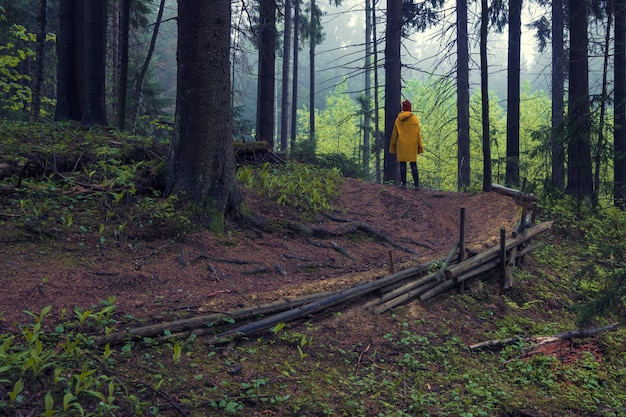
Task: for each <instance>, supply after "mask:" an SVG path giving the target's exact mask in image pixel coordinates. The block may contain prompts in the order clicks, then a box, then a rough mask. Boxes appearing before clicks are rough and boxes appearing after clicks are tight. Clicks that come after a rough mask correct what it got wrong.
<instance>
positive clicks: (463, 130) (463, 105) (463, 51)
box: [456, 0, 471, 191]
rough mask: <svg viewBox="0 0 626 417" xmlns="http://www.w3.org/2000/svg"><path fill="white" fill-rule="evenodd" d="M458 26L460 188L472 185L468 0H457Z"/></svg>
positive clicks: (458, 159)
mask: <svg viewBox="0 0 626 417" xmlns="http://www.w3.org/2000/svg"><path fill="white" fill-rule="evenodd" d="M456 27H457V79H456V84H457V123H458V150H457V171H458V174H457V175H458V189H459V190H460V191H463V190H465V189H467V188H468V187H469V186H470V172H471V170H470V120H469V117H470V115H469V113H470V112H469V105H470V92H469V37H468V34H467V0H456Z"/></svg>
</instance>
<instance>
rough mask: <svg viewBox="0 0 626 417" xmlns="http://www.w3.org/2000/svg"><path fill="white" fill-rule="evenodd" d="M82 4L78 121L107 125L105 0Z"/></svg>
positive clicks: (90, 124) (93, 0)
mask: <svg viewBox="0 0 626 417" xmlns="http://www.w3.org/2000/svg"><path fill="white" fill-rule="evenodd" d="M83 7H84V18H85V29H84V42H85V49H84V53H85V56H84V69H85V72H84V90H83V93H84V99H83V104H84V106H83V113H82V119H81V123H82V124H83V125H85V126H93V125H102V126H106V125H107V110H106V68H107V64H106V34H107V0H90V1H86V2H85V3H84V6H83Z"/></svg>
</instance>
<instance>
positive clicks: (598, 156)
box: [591, 7, 613, 207]
mask: <svg viewBox="0 0 626 417" xmlns="http://www.w3.org/2000/svg"><path fill="white" fill-rule="evenodd" d="M612 21H613V10H612V8H611V7H607V11H606V33H605V38H604V61H603V64H602V93H601V96H600V120H599V126H598V144H597V146H596V149H595V155H594V156H595V157H594V173H593V195H592V198H591V201H592V203H593V206H594V207H597V206H598V204H599V198H600V166H601V165H602V155H603V153H604V125H605V118H606V105H607V100H608V91H607V89H608V85H607V84H608V72H609V48H610V45H611V23H612Z"/></svg>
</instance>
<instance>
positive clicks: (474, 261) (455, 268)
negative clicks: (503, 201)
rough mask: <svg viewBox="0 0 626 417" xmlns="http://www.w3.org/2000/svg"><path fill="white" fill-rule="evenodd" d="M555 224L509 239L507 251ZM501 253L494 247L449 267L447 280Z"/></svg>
mask: <svg viewBox="0 0 626 417" xmlns="http://www.w3.org/2000/svg"><path fill="white" fill-rule="evenodd" d="M553 223H554V222H553V221H547V222H544V223H540V224H538V225H536V226H533V227H531V228H530V229H526V230H525V231H524V233H522V234H520V235H518V236H516V237H515V238H512V239H509V240H507V241H506V242H505V245H504V246H505V250H509V249H511V248H513V247H515V246H517V245H520V244H522V243H524V242H526V241H527V240H530V239H532V238H533V237H535V236H537V235H538V234H540V233H542V232H544V231H546V230H548V229H549V228H551V227H552V224H553ZM499 253H500V247H499V246H494V247H492V248H490V249H487V250H486V251H484V252H482V253H480V254H478V255H476V256H472V257H471V258H468V259H466V260H465V261H463V262H460V263H458V264H454V265H451V266H449V267H448V268H447V269H446V271H445V274H446V279H452V278H454V277H457V276H459V275H461V274H464V273H465V272H467V271H470V270H472V269H474V268H476V267H478V266H480V265H482V264H484V263H486V262H489V261H491V260H492V259H494V258H498V257H499V256H498V255H499Z"/></svg>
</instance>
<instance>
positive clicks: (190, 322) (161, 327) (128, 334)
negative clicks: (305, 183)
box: [95, 290, 339, 345]
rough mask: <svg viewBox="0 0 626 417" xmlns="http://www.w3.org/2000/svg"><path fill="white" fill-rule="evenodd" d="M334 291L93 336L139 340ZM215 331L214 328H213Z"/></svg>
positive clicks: (279, 308) (108, 340) (298, 302)
mask: <svg viewBox="0 0 626 417" xmlns="http://www.w3.org/2000/svg"><path fill="white" fill-rule="evenodd" d="M338 292H339V290H336V291H325V292H320V293H315V294H310V295H307V296H304V297H299V298H293V299H288V300H280V301H277V302H274V303H270V304H265V305H261V306H256V307H250V308H243V309H240V310H236V311H233V312H230V313H221V312H220V313H214V314H209V315H204V316H198V317H192V318H188V319H181V320H175V321H170V322H166V323H159V324H152V325H149V326H143V327H136V328H133V329H127V330H121V331H117V332H114V333H111V334H110V335H108V336H98V337H96V338H95V344H96V345H104V344H106V343H111V344H116V343H121V342H124V341H126V340H141V339H143V338H144V337H158V336H161V335H163V334H165V333H166V332H170V333H172V334H174V333H179V334H180V332H182V331H185V330H189V329H195V328H202V327H205V328H209V327H211V328H212V329H214V328H213V325H214V324H216V323H218V322H220V321H224V320H231V321H232V320H246V319H250V318H253V317H257V316H260V315H266V314H274V313H277V312H282V311H285V310H289V309H292V308H296V307H298V306H301V305H303V304H306V303H310V302H312V301H315V300H319V299H322V298H325V297H329V296H331V295H333V294H336V293H338ZM213 331H215V330H213Z"/></svg>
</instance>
